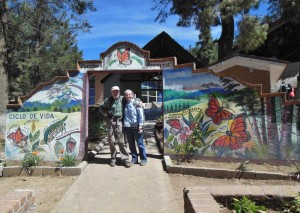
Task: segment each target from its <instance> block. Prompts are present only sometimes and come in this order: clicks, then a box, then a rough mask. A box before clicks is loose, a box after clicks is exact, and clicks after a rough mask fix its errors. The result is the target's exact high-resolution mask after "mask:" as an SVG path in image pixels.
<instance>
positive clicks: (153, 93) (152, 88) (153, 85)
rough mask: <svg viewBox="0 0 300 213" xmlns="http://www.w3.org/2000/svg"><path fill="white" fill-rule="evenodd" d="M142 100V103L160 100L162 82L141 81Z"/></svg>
mask: <svg viewBox="0 0 300 213" xmlns="http://www.w3.org/2000/svg"><path fill="white" fill-rule="evenodd" d="M141 90H142V101H143V102H144V103H150V102H162V82H161V81H145V82H142V83H141Z"/></svg>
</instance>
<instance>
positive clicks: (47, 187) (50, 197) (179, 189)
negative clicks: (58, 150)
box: [0, 144, 299, 213]
mask: <svg viewBox="0 0 300 213" xmlns="http://www.w3.org/2000/svg"><path fill="white" fill-rule="evenodd" d="M91 145H92V144H91ZM173 163H174V164H176V161H174V162H173ZM180 164H182V165H188V166H205V167H211V168H228V169H236V168H237V166H238V165H239V163H222V162H214V161H203V160H193V161H192V162H191V163H187V162H185V163H183V162H181V163H180ZM248 169H250V170H256V171H272V172H282V173H290V172H294V171H295V168H294V167H293V166H290V165H286V166H277V165H268V164H262V165H258V164H252V163H250V164H249V165H248ZM169 177H170V182H171V184H172V186H173V190H174V193H175V194H176V199H177V201H178V204H179V205H181V206H183V205H184V202H183V189H184V188H188V187H190V186H197V185H236V184H244V185H298V184H299V182H297V181H286V180H285V181H283V180H243V179H241V180H238V179H229V180H228V179H214V178H204V177H196V176H185V175H179V174H169ZM76 178H77V177H68V176H44V177H26V176H17V177H0V195H1V194H3V193H6V192H9V191H11V190H14V189H33V190H34V191H35V197H36V201H35V204H36V208H37V212H39V213H49V212H51V210H52V209H53V208H54V206H55V205H56V204H57V202H58V201H59V200H60V199H61V198H62V197H63V195H64V194H65V193H66V191H67V190H68V188H69V187H70V186H71V185H72V183H74V181H75V180H76Z"/></svg>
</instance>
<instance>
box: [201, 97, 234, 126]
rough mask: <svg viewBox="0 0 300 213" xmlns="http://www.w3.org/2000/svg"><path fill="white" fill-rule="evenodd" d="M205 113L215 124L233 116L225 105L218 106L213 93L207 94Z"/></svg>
mask: <svg viewBox="0 0 300 213" xmlns="http://www.w3.org/2000/svg"><path fill="white" fill-rule="evenodd" d="M205 114H206V115H207V116H208V117H210V118H211V119H212V121H213V123H214V124H216V125H219V124H220V123H221V122H222V121H224V120H229V119H231V118H232V117H233V114H232V113H231V112H229V111H228V110H227V109H225V107H223V106H220V103H219V101H218V99H217V98H216V96H215V95H214V94H210V95H209V100H208V108H207V109H206V110H205Z"/></svg>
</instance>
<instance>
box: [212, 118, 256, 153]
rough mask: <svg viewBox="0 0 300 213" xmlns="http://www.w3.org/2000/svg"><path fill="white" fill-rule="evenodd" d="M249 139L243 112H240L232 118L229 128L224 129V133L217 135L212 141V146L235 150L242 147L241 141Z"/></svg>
mask: <svg viewBox="0 0 300 213" xmlns="http://www.w3.org/2000/svg"><path fill="white" fill-rule="evenodd" d="M250 139H251V136H250V134H249V132H248V131H247V124H246V118H245V114H240V115H238V116H237V117H236V118H234V119H233V121H232V123H231V125H230V128H229V130H227V131H226V135H222V136H220V137H218V138H217V139H216V140H215V141H214V142H213V144H212V148H213V149H216V148H222V147H224V148H230V149H231V150H237V149H240V148H242V146H243V143H245V142H248V141H249V140H250Z"/></svg>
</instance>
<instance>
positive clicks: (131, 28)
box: [77, 0, 221, 60]
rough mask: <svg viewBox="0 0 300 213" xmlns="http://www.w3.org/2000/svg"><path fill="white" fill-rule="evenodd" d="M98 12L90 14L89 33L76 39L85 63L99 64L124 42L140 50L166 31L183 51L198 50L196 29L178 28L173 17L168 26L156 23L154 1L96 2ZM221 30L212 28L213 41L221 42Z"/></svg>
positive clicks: (104, 0)
mask: <svg viewBox="0 0 300 213" xmlns="http://www.w3.org/2000/svg"><path fill="white" fill-rule="evenodd" d="M94 5H95V7H96V8H97V11H96V12H91V13H89V14H87V16H86V17H87V19H88V21H89V23H90V24H91V25H92V26H93V28H92V29H91V32H90V33H84V34H83V33H81V34H79V35H78V37H77V41H78V47H79V49H80V50H82V51H83V59H84V60H98V59H100V53H102V52H105V51H106V50H107V49H109V48H110V47H111V46H112V45H114V44H115V43H117V42H121V41H128V42H131V43H134V44H136V45H137V46H139V47H140V48H142V47H143V46H144V45H146V44H147V43H148V42H149V41H151V40H152V39H153V38H154V37H156V36H157V35H158V34H160V33H161V32H163V31H165V32H166V33H168V34H169V35H170V36H171V37H172V38H173V39H174V40H175V41H177V42H178V43H179V44H180V45H181V46H183V47H184V48H188V47H189V46H190V45H191V46H195V42H196V41H197V40H198V34H199V32H198V31H197V30H196V29H195V27H194V26H192V27H190V28H183V27H177V26H176V23H177V21H178V17H177V16H170V17H168V18H167V20H166V22H165V23H163V24H160V23H159V22H155V18H156V16H157V14H158V11H152V10H151V8H152V7H153V6H154V3H153V0H142V1H141V0H125V1H124V0H122V1H121V0H110V1H107V0H102V1H100V0H94ZM220 32H221V28H220V27H218V28H213V29H212V36H213V38H218V36H219V35H220Z"/></svg>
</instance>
